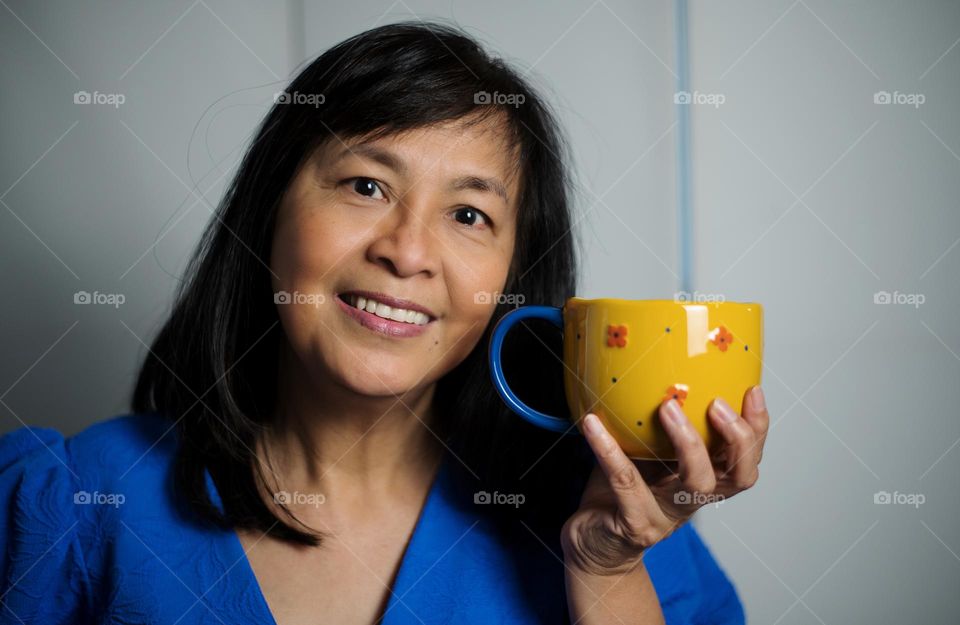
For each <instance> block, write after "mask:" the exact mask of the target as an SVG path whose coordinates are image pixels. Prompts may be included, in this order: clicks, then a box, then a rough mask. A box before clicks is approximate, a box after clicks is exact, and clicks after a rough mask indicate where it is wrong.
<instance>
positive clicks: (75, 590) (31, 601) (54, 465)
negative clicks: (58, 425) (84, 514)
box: [0, 427, 89, 625]
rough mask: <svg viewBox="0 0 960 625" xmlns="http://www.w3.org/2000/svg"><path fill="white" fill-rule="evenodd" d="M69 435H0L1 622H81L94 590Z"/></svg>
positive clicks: (36, 431)
mask: <svg viewBox="0 0 960 625" xmlns="http://www.w3.org/2000/svg"><path fill="white" fill-rule="evenodd" d="M75 475H76V474H75V472H74V470H73V469H72V468H71V467H70V462H69V458H68V455H67V450H66V447H65V445H64V439H63V436H61V435H60V433H59V432H57V431H55V430H50V429H44V428H28V427H23V428H20V429H18V430H15V431H13V432H10V433H8V434H5V435H3V436H0V505H2V506H3V508H4V510H3V514H2V515H0V535H2V538H3V547H2V549H0V623H2V624H4V625H6V624H7V623H11V624H13V623H16V624H21V623H31V624H32V623H43V624H51V625H55V624H59V623H82V622H85V621H86V620H87V619H86V606H85V600H84V598H85V597H86V596H88V595H87V593H86V590H87V589H88V588H89V582H88V579H87V573H86V567H85V565H84V561H83V553H82V549H81V548H80V542H79V538H78V536H79V531H78V529H79V524H80V523H79V520H78V515H77V512H76V505H75V503H74V496H75V494H76V493H77V490H78V489H77V488H76V484H77V481H76V480H75Z"/></svg>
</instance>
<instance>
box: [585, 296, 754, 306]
mask: <svg viewBox="0 0 960 625" xmlns="http://www.w3.org/2000/svg"><path fill="white" fill-rule="evenodd" d="M574 300H576V303H580V304H587V305H592V304H605V303H616V304H628V305H632V306H643V305H652V304H657V305H662V304H674V305H677V306H738V307H739V306H755V307H757V308H760V309H763V304H761V303H760V302H739V301H729V300H724V301H722V302H680V301H677V300H675V299H626V298H620V297H598V298H587V297H578V296H576V295H574V296H573V297H569V298H567V302H568V303H569V302H572V301H574Z"/></svg>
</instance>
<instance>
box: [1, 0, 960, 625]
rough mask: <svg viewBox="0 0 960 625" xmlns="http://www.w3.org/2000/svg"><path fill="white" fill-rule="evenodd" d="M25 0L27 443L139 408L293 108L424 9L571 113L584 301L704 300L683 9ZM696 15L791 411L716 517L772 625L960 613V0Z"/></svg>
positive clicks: (709, 521) (768, 361)
mask: <svg viewBox="0 0 960 625" xmlns="http://www.w3.org/2000/svg"><path fill="white" fill-rule="evenodd" d="M0 5H2V6H0V55H2V57H0V58H2V59H3V62H2V63H0V93H2V97H0V145H2V146H3V149H2V150H0V201H2V203H0V258H2V262H0V280H2V284H3V285H4V288H3V306H2V307H0V345H2V351H3V354H4V357H3V358H2V359H0V402H2V403H0V419H2V421H0V427H2V431H8V430H10V429H13V428H15V427H19V426H21V425H23V424H29V425H38V426H48V427H56V428H58V429H60V430H61V431H63V432H64V433H73V432H76V431H77V430H79V429H81V428H83V427H85V426H87V425H89V424H91V423H93V422H95V421H98V420H101V419H104V418H107V417H110V416H113V415H117V414H121V413H123V412H125V411H126V409H127V408H126V404H127V399H128V396H129V391H130V387H131V384H132V382H133V379H134V375H135V372H136V366H137V364H138V363H139V361H140V359H141V358H142V356H143V353H144V352H145V345H144V344H148V343H149V341H150V339H151V337H152V336H153V333H154V332H156V330H157V329H158V325H159V323H160V322H161V320H162V319H163V318H164V316H165V314H166V313H167V311H168V307H169V304H170V301H171V297H172V294H173V292H174V289H175V288H176V286H177V284H178V281H179V279H180V274H181V272H182V270H183V268H184V265H185V262H186V260H187V257H188V255H189V253H190V252H191V251H192V249H193V247H194V245H195V244H196V242H197V239H198V236H199V234H200V231H201V229H202V227H203V226H204V225H205V224H206V222H207V221H208V220H209V219H210V211H211V210H212V207H213V206H215V205H216V203H217V201H218V199H219V197H220V195H221V193H222V192H223V189H224V185H225V184H226V182H227V181H228V180H229V179H230V176H231V175H232V174H233V173H234V171H235V168H236V164H237V161H238V159H239V158H240V157H241V156H242V154H243V150H244V149H245V147H246V145H247V142H248V140H249V135H250V133H251V132H252V131H253V129H254V127H255V125H256V123H257V122H258V120H259V119H260V118H261V117H262V116H263V114H264V113H265V112H266V110H267V109H268V107H269V106H270V105H271V104H272V99H273V98H272V96H273V93H274V92H275V91H277V90H279V88H280V87H281V86H282V85H284V84H285V83H286V81H287V80H288V79H289V78H290V77H291V73H292V72H294V70H295V69H296V68H297V67H298V66H300V65H301V64H302V63H303V62H304V61H305V60H307V59H310V58H313V57H314V56H315V55H316V54H318V53H320V52H321V51H323V50H324V49H326V48H327V47H329V46H330V45H332V44H334V43H336V42H338V41H340V40H342V39H343V38H345V37H347V36H350V35H353V34H355V33H357V32H360V31H362V30H365V29H366V28H369V27H372V26H374V25H377V24H383V23H388V22H391V21H397V20H400V19H409V18H415V17H421V18H424V19H426V18H430V17H442V18H446V19H451V20H455V21H457V22H458V23H459V24H460V25H462V26H464V27H465V28H466V29H467V30H468V31H470V32H472V33H473V34H475V35H476V36H477V37H479V38H480V39H481V40H482V41H484V42H485V43H486V44H487V45H488V46H489V47H490V48H492V49H494V50H495V51H498V52H499V53H500V54H502V55H504V56H506V57H507V58H508V59H509V60H512V61H513V62H515V63H516V64H517V65H518V66H520V67H521V68H525V69H528V70H530V71H531V74H530V76H531V78H532V79H533V81H534V83H535V84H537V85H538V86H540V87H542V88H543V89H544V90H545V91H546V92H547V95H548V97H549V98H551V99H552V101H553V103H554V104H555V105H556V107H557V108H558V110H559V112H560V114H561V117H562V121H563V123H564V125H565V127H566V129H567V131H568V134H569V136H570V138H571V141H572V144H573V146H574V151H575V154H576V160H577V162H576V163H575V165H576V177H577V183H578V187H577V188H578V197H577V199H578V204H577V210H578V211H579V213H578V215H579V216H580V218H581V221H580V222H579V226H578V227H579V228H580V230H581V236H582V238H583V240H584V242H585V245H586V247H587V249H588V250H589V253H588V256H587V258H586V259H585V264H584V268H583V278H582V284H583V295H584V296H587V297H592V296H600V295H609V294H617V295H620V296H623V297H632V298H663V297H666V298H669V297H671V296H673V294H674V293H675V292H676V291H677V290H678V288H679V286H678V280H679V279H678V276H679V274H680V270H679V266H678V262H679V260H678V244H677V239H678V233H677V218H676V193H675V187H674V183H675V173H676V166H675V158H676V143H675V141H676V136H675V135H676V126H675V122H676V110H675V106H674V95H675V91H676V88H675V86H674V79H675V73H676V71H677V68H676V59H675V54H674V37H673V6H672V4H671V3H669V2H666V1H663V0H660V1H656V0H644V1H641V2H627V1H625V0H624V1H618V0H596V1H594V2H590V1H584V2H576V3H569V4H564V5H554V4H553V3H551V4H549V5H548V4H545V3H538V4H534V3H524V2H504V1H500V0H498V1H495V2H488V3H484V4H482V5H479V4H477V3H465V2H439V1H432V2H431V1H423V2H420V1H416V0H397V1H396V2H393V3H392V4H391V3H389V2H387V1H385V0H383V1H380V2H374V1H364V2H354V3H350V4H349V5H346V4H345V5H341V6H334V5H332V4H319V3H301V2H288V3H285V4H284V3H269V2H257V1H255V0H240V1H236V2H226V1H225V0H196V1H194V2H192V3H191V2H189V1H186V0H185V1H183V2H171V3H146V2H138V3H114V2H79V3H78V2H66V1H50V2H22V1H21V2H13V1H11V0H3V1H2V2H0ZM689 15H690V20H689V23H690V71H691V74H690V88H691V90H692V91H693V92H694V95H693V97H692V100H693V102H692V103H691V104H690V105H689V112H690V115H691V121H692V180H691V182H692V187H691V188H692V198H693V214H694V220H693V242H694V248H695V252H694V272H693V276H694V277H693V286H694V288H695V289H696V290H697V291H698V292H699V293H700V294H702V295H722V296H723V297H725V298H726V299H730V300H756V301H760V302H763V303H764V304H765V307H766V354H765V368H764V387H765V389H766V392H767V397H768V403H769V405H770V409H771V418H772V428H771V433H770V437H769V440H768V443H767V451H766V454H765V457H764V462H763V465H762V478H761V480H760V482H759V483H758V484H757V486H756V487H755V488H754V489H752V490H750V491H748V492H747V493H744V494H742V495H740V496H738V497H737V498H736V499H735V500H734V501H731V502H727V503H724V504H722V505H720V506H717V507H708V508H705V509H704V510H702V511H701V513H700V514H699V515H698V518H697V525H698V527H699V528H700V530H701V532H702V533H703V534H704V536H705V538H706V540H707V542H708V544H709V545H710V547H711V549H712V550H713V552H714V553H715V555H716V556H717V558H718V559H719V560H720V562H721V564H722V565H723V566H724V567H725V568H726V570H727V571H728V573H729V574H730V575H731V576H732V578H733V579H734V580H735V582H736V584H737V587H738V589H739V591H740V593H741V595H742V597H743V600H744V602H745V604H746V607H747V612H748V616H749V618H750V621H751V622H756V623H785V624H786V623H850V622H854V623H867V622H870V623H899V622H904V621H917V622H931V623H932V622H952V621H954V620H956V617H955V616H954V615H955V614H956V613H957V611H958V609H960V593H958V592H957V591H958V590H960V583H958V580H960V576H958V573H960V557H958V555H957V552H958V551H960V525H958V524H957V523H956V518H957V513H958V495H957V490H956V488H955V486H954V485H955V483H956V477H957V475H958V469H960V451H957V450H956V449H955V447H957V446H958V443H960V420H958V418H957V416H958V409H957V405H958V402H960V384H958V382H960V376H958V374H960V356H958V352H960V329H958V326H957V324H956V323H955V321H954V320H955V319H956V310H957V306H958V304H960V301H958V290H957V280H956V275H957V273H958V270H960V250H958V249H957V247H958V242H960V207H958V199H957V198H958V197H960V156H958V153H960V124H958V121H957V113H956V112H957V111H958V110H960V5H958V4H957V3H954V2H932V1H929V0H924V1H920V2H906V1H903V2H888V1H876V0H875V1H870V2H867V1H851V0H847V1H844V2H826V1H825V0H795V1H792V2H791V1H790V0H777V1H766V2H762V1H760V0H736V1H731V2H724V3H718V2H706V1H696V2H692V3H691V4H690V6H689ZM79 91H86V92H89V93H91V94H92V93H94V92H98V93H99V94H122V95H123V97H124V102H123V103H122V104H121V105H119V106H117V107H115V106H111V105H110V104H107V103H104V104H96V103H91V104H76V103H74V94H75V93H77V92H79ZM883 92H888V93H890V94H891V96H890V100H891V103H888V104H886V103H883V101H884V96H883V95H882V94H883ZM878 93H879V94H880V96H876V94H878ZM918 96H920V97H918ZM921 97H922V100H923V101H922V103H921V104H919V105H916V104H911V103H910V102H914V103H916V102H917V101H918V100H920V99H921ZM878 100H879V102H878ZM717 101H722V103H721V104H719V105H715V104H711V103H710V102H714V103H716V102H717ZM78 291H86V292H90V293H93V292H98V293H100V294H113V295H118V294H119V295H122V296H123V297H124V303H123V304H122V305H120V306H118V307H113V306H109V305H78V304H75V303H74V294H75V293H77V292H78ZM881 292H888V293H891V294H893V295H892V296H891V299H892V300H893V303H890V304H882V303H876V302H877V294H878V293H881ZM921 299H922V303H921V304H919V305H911V304H908V303H900V304H898V303H896V302H897V301H905V300H912V301H919V300H921ZM881 301H882V296H881ZM882 492H888V493H891V494H894V493H896V495H895V496H892V499H893V501H894V503H890V504H886V505H883V504H877V503H875V500H876V495H877V494H878V493H882ZM905 495H911V496H913V497H912V499H913V500H919V499H920V497H922V500H923V503H922V504H919V505H909V504H906V503H899V504H898V503H896V501H904V500H905V499H906V497H904V496H905ZM918 496H920V497H918Z"/></svg>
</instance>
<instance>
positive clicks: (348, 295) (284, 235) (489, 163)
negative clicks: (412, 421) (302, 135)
mask: <svg viewBox="0 0 960 625" xmlns="http://www.w3.org/2000/svg"><path fill="white" fill-rule="evenodd" d="M515 158H516V156H515V154H514V152H513V151H512V150H508V149H507V148H506V144H505V143H504V140H503V135H502V134H501V131H500V126H499V125H497V124H496V123H495V122H494V121H492V120H491V121H489V122H483V123H481V124H476V125H473V126H464V125H463V124H462V123H460V122H456V121H455V122H450V123H446V124H442V125H435V126H429V127H425V128H421V129H416V130H412V131H407V132H404V133H402V134H397V135H393V136H390V137H387V138H382V139H378V140H376V141H364V140H363V139H352V140H351V139H347V140H345V141H340V140H338V139H332V140H331V141H328V142H327V143H326V144H325V145H324V146H323V147H321V148H320V149H319V150H317V151H316V152H315V153H314V154H313V155H312V156H311V157H310V158H309V159H308V160H307V161H306V162H305V164H304V166H303V167H302V168H301V169H300V171H299V172H298V173H297V175H296V176H295V178H294V180H293V181H292V183H291V185H290V188H289V189H288V191H287V193H286V194H285V196H284V198H283V200H282V202H281V205H280V208H279V213H278V215H277V224H276V229H275V231H274V235H273V248H272V252H271V261H270V264H271V269H272V271H273V273H274V274H275V277H274V278H273V288H274V292H275V293H279V295H277V296H275V301H277V302H278V303H277V310H278V313H279V316H280V321H281V323H282V325H283V328H284V331H285V334H286V337H287V341H288V343H289V345H290V347H291V349H292V351H293V353H294V354H295V355H296V356H297V357H298V358H299V361H300V363H301V364H303V365H304V366H305V367H306V368H307V370H308V374H309V375H310V376H311V377H312V378H314V379H323V378H317V377H316V376H324V378H327V377H329V378H331V379H332V380H333V381H334V382H336V383H339V384H341V385H343V386H346V387H347V388H349V389H352V390H353V391H355V392H357V393H361V394H364V395H375V396H385V395H400V394H402V393H404V392H407V391H410V390H415V389H417V388H419V387H426V386H428V385H429V384H431V383H433V382H436V380H438V379H439V378H441V377H442V376H443V375H444V374H446V373H447V372H448V371H450V370H451V369H453V368H454V367H455V366H456V365H457V364H459V363H460V362H461V361H462V360H463V359H464V358H466V356H467V355H468V354H469V353H470V351H471V350H472V349H473V348H474V346H475V345H476V343H477V341H478V339H479V338H480V336H481V334H482V333H483V331H484V329H485V327H486V325H487V323H488V322H489V320H490V317H491V315H492V313H493V310H494V308H495V306H496V294H497V293H499V292H500V291H501V290H502V289H503V287H504V285H505V282H506V279H507V273H508V271H509V268H510V262H511V258H512V255H513V248H514V237H515V227H516V214H517V205H518V193H519V181H518V180H517V179H516V178H517V176H514V175H512V173H513V171H514V169H515V164H516V163H515ZM361 293H366V294H367V296H366V297H364V299H359V298H360V297H362V295H361ZM371 295H372V296H371ZM391 298H393V300H391ZM361 306H362V310H361V308H360V307H361Z"/></svg>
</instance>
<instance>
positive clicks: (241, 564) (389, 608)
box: [206, 452, 448, 625]
mask: <svg viewBox="0 0 960 625" xmlns="http://www.w3.org/2000/svg"><path fill="white" fill-rule="evenodd" d="M447 463H448V458H447V453H446V452H444V453H443V454H442V455H441V458H440V462H439V466H438V468H437V471H436V473H435V474H434V477H433V480H432V481H431V483H430V488H429V490H428V491H427V497H426V498H425V499H424V503H423V507H422V508H421V509H420V514H419V515H418V516H417V521H416V523H415V524H414V526H413V532H412V533H411V534H410V539H409V540H408V541H407V545H406V547H404V550H403V555H402V556H401V558H400V566H398V567H397V573H396V575H395V576H394V579H393V581H392V583H391V586H390V587H389V588H388V591H389V592H390V595H389V597H388V599H387V605H386V606H385V607H384V609H383V613H382V614H381V617H380V620H379V623H380V625H390V624H391V623H392V622H393V621H394V618H393V617H392V616H391V614H392V613H393V612H395V610H394V608H396V604H397V602H401V603H402V597H403V596H404V595H398V594H397V592H398V590H403V588H402V587H401V586H402V585H408V580H409V578H410V576H411V574H412V572H411V571H410V570H409V569H410V567H411V564H410V554H411V549H412V548H414V547H415V545H417V544H419V543H420V542H421V541H422V534H423V533H424V531H425V530H424V525H425V524H427V523H428V522H429V521H430V519H431V517H433V516H435V514H434V512H435V508H436V507H437V506H438V505H440V502H441V500H442V497H441V496H440V491H441V489H442V488H443V487H445V486H446V484H447V475H446V473H447V471H448V467H447ZM206 479H207V489H208V491H209V492H210V494H211V497H212V499H213V502H214V505H216V506H218V507H221V506H222V500H221V499H220V493H219V492H218V491H217V487H216V484H215V483H214V481H213V478H212V477H211V476H210V473H209V471H207V472H206ZM221 509H222V508H221ZM221 544H223V543H221ZM225 548H226V552H227V560H228V562H229V563H230V564H228V566H227V568H226V569H225V570H224V571H221V577H220V578H219V579H223V577H226V576H227V574H228V573H229V572H230V570H231V569H232V568H234V567H237V568H239V569H240V576H241V577H242V580H241V581H242V584H241V587H242V588H252V589H253V593H254V595H255V602H256V609H257V610H258V611H259V614H256V615H255V620H256V622H258V623H263V624H265V625H278V623H277V621H276V619H275V618H274V616H273V612H271V611H270V604H269V603H267V598H266V595H264V594H263V589H262V588H261V587H260V581H259V580H258V579H257V575H256V573H255V572H254V570H253V565H252V564H251V563H250V559H249V558H248V557H247V552H246V550H245V549H244V548H243V543H242V542H241V541H240V536H239V535H238V534H237V532H236V530H234V529H233V528H231V529H229V530H227V531H226V545H225ZM418 577H419V576H418ZM408 609H409V608H408Z"/></svg>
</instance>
